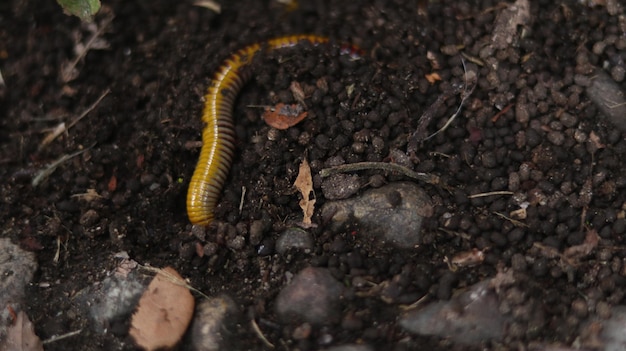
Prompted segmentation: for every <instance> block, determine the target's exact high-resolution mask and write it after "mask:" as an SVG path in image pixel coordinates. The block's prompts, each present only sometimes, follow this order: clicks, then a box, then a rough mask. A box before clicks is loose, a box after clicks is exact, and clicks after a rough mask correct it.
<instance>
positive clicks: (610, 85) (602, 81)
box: [586, 69, 626, 132]
mask: <svg viewBox="0 0 626 351" xmlns="http://www.w3.org/2000/svg"><path fill="white" fill-rule="evenodd" d="M586 93H587V95H588V96H589V99H591V101H593V103H594V104H595V105H596V107H597V108H598V110H600V111H601V112H602V114H603V115H604V116H605V117H606V119H608V120H609V121H610V122H611V123H613V125H614V126H616V127H617V128H618V129H619V130H621V131H622V132H625V131H626V93H624V91H622V89H621V88H620V86H619V84H617V83H615V81H614V80H613V79H611V77H610V76H609V75H608V74H606V73H604V71H603V70H601V69H597V70H596V71H595V72H594V75H593V79H591V83H590V84H589V86H588V87H587V89H586Z"/></svg>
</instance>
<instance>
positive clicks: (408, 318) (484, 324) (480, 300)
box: [400, 281, 511, 345]
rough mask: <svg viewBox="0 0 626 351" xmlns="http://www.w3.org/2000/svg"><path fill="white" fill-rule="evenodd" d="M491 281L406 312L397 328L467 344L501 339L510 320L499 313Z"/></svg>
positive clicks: (496, 297)
mask: <svg viewBox="0 0 626 351" xmlns="http://www.w3.org/2000/svg"><path fill="white" fill-rule="evenodd" d="M489 283H490V281H483V282H480V283H478V284H475V285H473V286H471V287H470V288H469V289H468V290H467V291H465V292H463V293H462V294H460V295H458V296H456V297H454V298H453V299H452V300H450V301H442V302H435V303H432V304H430V305H427V306H426V307H424V308H422V309H420V310H413V311H410V312H408V313H406V314H405V315H404V316H402V317H401V319H400V326H401V327H402V328H404V329H406V330H407V331H409V332H411V333H415V334H419V335H435V336H439V337H443V338H449V339H451V340H452V341H454V342H457V343H460V344H466V345H479V344H481V343H482V342H485V341H488V340H501V339H502V337H503V336H504V332H505V330H506V326H507V325H508V324H509V323H510V322H511V320H510V317H508V316H506V315H503V314H502V313H500V312H499V310H498V306H499V301H498V296H497V295H496V293H495V292H494V291H493V290H492V289H490V288H489Z"/></svg>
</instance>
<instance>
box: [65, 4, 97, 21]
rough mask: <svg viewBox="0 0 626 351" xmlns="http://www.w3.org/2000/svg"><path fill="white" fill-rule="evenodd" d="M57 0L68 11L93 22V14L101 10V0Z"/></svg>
mask: <svg viewBox="0 0 626 351" xmlns="http://www.w3.org/2000/svg"><path fill="white" fill-rule="evenodd" d="M57 2H58V3H59V5H61V7H62V8H63V10H64V11H65V12H66V13H68V14H70V15H74V16H77V17H79V18H80V19H81V20H83V21H86V22H91V21H92V20H93V15H95V14H96V13H98V11H99V10H100V0H57Z"/></svg>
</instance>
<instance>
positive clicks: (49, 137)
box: [39, 88, 111, 151]
mask: <svg viewBox="0 0 626 351" xmlns="http://www.w3.org/2000/svg"><path fill="white" fill-rule="evenodd" d="M110 92H111V90H110V89H108V88H107V89H106V90H105V91H104V93H102V95H100V97H98V99H96V101H95V102H94V103H93V104H91V106H89V107H87V109H86V110H85V111H83V112H82V113H81V114H80V116H78V117H76V118H75V119H74V120H73V121H72V122H70V124H68V125H67V126H66V125H65V123H63V122H62V123H60V124H59V125H58V126H57V127H56V128H54V130H53V131H52V132H51V133H50V134H48V135H47V136H46V137H45V138H44V139H43V140H42V141H41V144H40V145H39V151H41V149H43V148H44V146H46V145H48V144H50V143H51V142H52V141H54V139H56V138H57V137H58V136H59V135H61V134H63V133H64V132H66V131H68V130H69V129H70V128H72V127H73V126H75V125H76V123H78V122H80V120H81V119H83V118H84V117H85V116H87V114H89V112H91V111H93V109H94V108H96V106H98V104H100V101H102V99H104V98H105V96H107V95H108V94H109V93H110Z"/></svg>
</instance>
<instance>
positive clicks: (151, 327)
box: [130, 267, 195, 351]
mask: <svg viewBox="0 0 626 351" xmlns="http://www.w3.org/2000/svg"><path fill="white" fill-rule="evenodd" d="M194 303H195V302H194V299H193V296H192V295H191V292H189V289H188V288H187V287H186V282H185V281H184V279H183V278H182V277H181V276H180V274H178V272H176V270H174V269H173V268H172V267H165V268H163V269H161V270H159V271H158V273H157V275H156V276H155V277H154V279H152V282H150V285H149V286H148V289H146V291H145V292H144V294H143V295H142V296H141V299H140V300H139V306H138V307H137V311H136V312H135V313H134V314H133V317H132V320H131V326H130V335H131V336H132V337H133V339H134V340H135V342H136V343H137V345H138V346H139V347H141V348H142V349H144V350H148V351H152V350H157V349H171V348H173V347H174V346H175V345H176V344H178V342H179V341H180V339H181V338H182V336H183V334H185V331H186V330H187V327H188V326H189V323H190V322H191V317H192V316H193V310H194Z"/></svg>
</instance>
